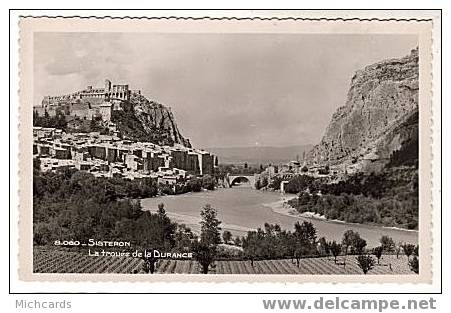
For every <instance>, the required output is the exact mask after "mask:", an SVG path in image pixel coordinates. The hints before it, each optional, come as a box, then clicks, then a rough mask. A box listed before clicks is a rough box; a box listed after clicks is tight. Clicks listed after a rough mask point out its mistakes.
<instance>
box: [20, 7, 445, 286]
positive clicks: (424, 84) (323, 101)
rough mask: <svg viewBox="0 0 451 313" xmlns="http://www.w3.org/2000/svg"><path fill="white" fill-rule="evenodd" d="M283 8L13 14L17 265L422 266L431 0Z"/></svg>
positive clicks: (136, 275)
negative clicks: (213, 14) (191, 13)
mask: <svg viewBox="0 0 451 313" xmlns="http://www.w3.org/2000/svg"><path fill="white" fill-rule="evenodd" d="M319 13H320V12H317V13H316V14H317V15H318V14H319ZM342 13H343V14H344V13H345V12H342ZM228 14H233V13H230V12H228ZM296 14H297V15H296V16H294V17H293V18H290V17H289V16H288V17H287V16H286V15H285V16H284V18H280V19H277V18H276V17H274V16H271V15H269V16H267V18H259V19H255V18H250V17H237V18H233V19H232V18H224V19H221V18H208V17H204V18H198V19H196V18H182V19H177V18H163V19H161V18H153V17H152V16H149V17H148V18H136V19H135V18H121V19H118V18H111V17H104V18H81V17H68V18H63V17H51V16H47V17H33V16H24V17H21V18H20V21H19V24H20V126H19V127H20V221H19V225H20V240H19V245H20V251H19V256H18V260H19V274H20V275H19V276H20V279H21V280H24V281H33V280H34V281H80V280H81V281H83V280H84V281H131V282H135V281H149V282H152V281H167V282H172V281H187V282H190V281H192V282H198V281H211V282H221V281H228V282H234V281H248V282H364V283H365V282H376V283H384V282H396V283H407V282H409V283H430V282H431V279H432V273H433V271H435V270H439V269H434V268H433V266H432V264H433V262H432V259H433V255H435V257H436V258H439V256H440V251H437V249H435V250H434V249H433V242H434V240H435V239H434V238H433V236H432V231H431V230H432V229H434V227H439V225H436V224H433V223H432V216H433V215H434V214H435V215H437V214H440V208H439V207H435V206H434V205H432V191H431V190H432V184H431V181H432V178H433V175H435V174H434V173H433V171H432V167H431V164H432V162H433V159H432V158H433V157H435V158H440V156H439V155H433V153H432V149H433V145H434V144H435V145H437V144H440V143H437V142H433V141H432V139H431V138H432V137H431V131H432V128H431V127H432V123H433V118H432V106H433V93H432V86H433V84H434V82H435V76H434V73H433V64H434V62H437V60H434V58H433V56H434V53H433V52H434V51H433V48H432V47H433V43H434V40H436V39H435V38H434V32H433V31H432V29H433V27H434V21H433V18H427V17H425V18H415V17H412V18H404V19H395V18H392V19H391V18H390V15H389V14H388V13H387V12H385V13H383V14H385V15H383V14H382V13H381V16H380V18H374V17H372V18H368V19H358V18H352V16H351V15H349V14H347V15H345V14H344V15H343V17H342V18H339V17H337V18H335V19H334V18H321V17H318V16H317V17H310V18H309V17H305V16H302V13H300V12H297V13H296ZM387 14H388V15H387ZM435 83H436V82H435ZM436 105H437V104H436ZM435 162H437V159H436V161H435Z"/></svg>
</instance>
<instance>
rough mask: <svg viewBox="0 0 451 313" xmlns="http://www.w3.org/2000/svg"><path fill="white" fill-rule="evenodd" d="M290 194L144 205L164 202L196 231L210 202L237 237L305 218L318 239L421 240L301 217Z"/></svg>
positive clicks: (200, 197) (226, 193)
mask: <svg viewBox="0 0 451 313" xmlns="http://www.w3.org/2000/svg"><path fill="white" fill-rule="evenodd" d="M289 197H292V196H290V195H286V196H282V195H281V194H280V193H276V192H269V191H258V190H255V189H252V188H249V187H234V188H222V189H217V190H215V191H204V192H198V193H188V194H183V195H177V196H164V197H157V198H148V199H143V200H142V201H141V205H142V207H143V209H144V210H150V211H152V212H155V211H157V207H158V204H159V203H163V204H164V205H165V209H166V212H167V214H168V216H169V217H170V218H171V220H173V221H176V222H178V223H184V224H186V225H187V226H189V227H191V228H192V229H193V230H194V231H199V228H200V227H199V221H200V210H201V209H202V207H203V206H205V205H206V204H210V205H211V206H212V207H214V208H215V209H217V211H218V218H219V219H220V220H221V221H222V224H221V227H222V229H223V230H226V229H227V230H230V231H231V232H232V234H234V235H235V236H236V235H240V236H244V235H245V234H246V232H247V231H248V230H250V229H257V228H258V227H261V228H263V225H264V223H266V222H267V223H271V224H279V225H280V226H281V227H282V228H283V229H289V230H293V228H294V223H295V222H296V221H300V222H301V223H302V221H304V220H305V221H310V222H312V223H313V224H314V225H315V227H316V230H317V237H318V238H319V237H322V236H325V237H326V238H327V239H328V240H336V241H341V238H342V235H343V233H344V232H345V231H346V230H348V229H352V230H354V231H357V232H359V233H360V235H361V237H362V238H364V239H365V240H366V241H367V243H368V247H375V246H377V245H379V239H380V237H381V236H382V235H388V236H390V237H392V238H393V240H394V241H395V243H398V242H408V243H413V244H416V243H418V232H417V231H408V230H401V229H396V228H388V227H381V226H371V225H363V224H350V223H343V222H336V221H327V220H321V219H317V218H309V217H302V216H299V214H296V213H295V211H294V210H292V209H289V208H287V206H285V205H283V202H284V201H285V200H287V199H288V198H289ZM290 211H291V212H290Z"/></svg>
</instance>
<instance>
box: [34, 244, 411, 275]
mask: <svg viewBox="0 0 451 313" xmlns="http://www.w3.org/2000/svg"><path fill="white" fill-rule="evenodd" d="M143 263H144V261H143V260H141V259H137V258H131V257H93V256H88V255H86V254H82V253H77V252H66V251H52V250H35V251H34V253H33V270H34V272H35V273H123V274H132V273H144V271H143ZM156 273H159V274H199V273H200V266H199V264H198V263H197V262H196V261H194V260H159V261H158V262H157V264H156ZM209 273H211V274H314V275H321V274H324V275H331V274H345V275H350V274H363V273H362V270H361V269H360V268H359V267H358V265H357V262H356V260H355V257H354V256H347V257H344V256H343V257H339V258H338V262H337V263H335V262H334V260H333V258H332V257H319V258H309V259H302V260H301V263H300V266H299V267H297V266H296V264H295V263H293V262H292V261H291V260H287V259H283V260H263V261H254V264H253V266H252V265H251V262H250V261H216V262H215V263H214V265H213V266H211V268H210V272H209ZM369 274H376V275H381V274H385V275H393V274H396V275H399V274H413V272H411V271H410V269H409V266H408V262H407V257H406V256H400V257H399V258H396V256H395V255H384V256H383V257H382V259H381V261H380V264H378V265H376V266H375V267H374V268H373V269H372V270H371V271H370V272H369Z"/></svg>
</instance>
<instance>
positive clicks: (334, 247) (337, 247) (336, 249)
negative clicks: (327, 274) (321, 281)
mask: <svg viewBox="0 0 451 313" xmlns="http://www.w3.org/2000/svg"><path fill="white" fill-rule="evenodd" d="M329 247H330V252H331V253H332V255H333V256H334V262H335V264H337V256H339V255H340V252H341V244H339V243H337V242H336V241H335V240H334V241H332V242H329Z"/></svg>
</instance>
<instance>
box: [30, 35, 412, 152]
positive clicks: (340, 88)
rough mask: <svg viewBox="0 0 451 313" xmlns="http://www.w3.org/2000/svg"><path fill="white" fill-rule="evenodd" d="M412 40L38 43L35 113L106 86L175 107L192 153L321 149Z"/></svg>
mask: <svg viewBox="0 0 451 313" xmlns="http://www.w3.org/2000/svg"><path fill="white" fill-rule="evenodd" d="M416 46H417V37H416V36H413V35H374V34H373V35H353V34H348V35H343V34H231V33H229V34H227V33H218V34H201V33H199V34H181V33H179V34H163V33H35V36H34V77H35V79H34V86H33V88H34V104H33V105H39V104H40V103H41V101H42V98H43V97H44V96H45V95H63V94H66V93H72V92H75V91H78V90H83V89H85V88H86V86H88V85H93V86H95V87H96V86H98V87H103V86H104V80H105V79H106V78H108V79H110V80H111V81H112V83H113V84H129V85H130V88H131V89H140V90H141V91H142V93H143V94H144V95H145V96H147V97H148V98H150V99H152V100H155V101H157V102H160V103H162V104H164V105H166V106H169V107H171V110H172V112H173V114H174V116H175V119H176V123H177V125H178V127H179V130H180V131H181V133H182V134H183V135H184V136H185V137H187V138H189V139H190V140H191V143H192V144H193V146H195V147H198V148H207V147H244V146H290V145H303V144H316V143H318V142H319V141H320V140H321V137H322V136H323V134H324V132H325V129H326V127H327V125H328V123H329V121H330V119H331V116H332V114H333V113H334V112H335V110H336V109H337V108H338V107H340V106H343V105H344V104H345V100H346V94H347V92H348V89H349V84H350V81H351V78H352V76H353V75H354V73H355V71H356V70H358V69H361V68H363V67H365V66H367V65H370V64H372V63H375V62H378V61H381V60H384V59H388V58H399V57H403V56H405V55H407V54H409V53H410V50H411V49H413V48H415V47H416Z"/></svg>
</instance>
